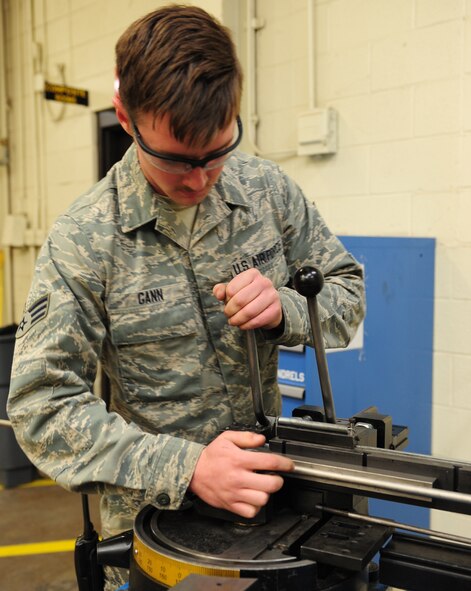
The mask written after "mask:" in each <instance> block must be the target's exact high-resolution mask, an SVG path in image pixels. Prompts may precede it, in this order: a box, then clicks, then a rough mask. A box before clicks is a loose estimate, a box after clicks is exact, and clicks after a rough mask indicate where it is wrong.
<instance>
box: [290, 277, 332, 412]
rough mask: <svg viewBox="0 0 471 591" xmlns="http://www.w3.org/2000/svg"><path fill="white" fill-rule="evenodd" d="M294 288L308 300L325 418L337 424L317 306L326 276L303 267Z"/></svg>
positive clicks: (295, 279)
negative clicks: (318, 295) (318, 296)
mask: <svg viewBox="0 0 471 591" xmlns="http://www.w3.org/2000/svg"><path fill="white" fill-rule="evenodd" d="M293 283H294V287H295V289H296V291H297V292H298V293H300V294H301V295H303V296H304V297H305V298H306V300H307V308H308V312H309V320H310V323H311V329H312V336H313V338H314V351H315V353H316V362H317V372H318V374H319V382H320V386H321V393H322V400H323V401H324V411H325V418H326V420H327V422H328V423H335V422H336V418H335V408H334V398H333V396H332V387H331V385H330V377H329V369H328V367H327V358H326V355H325V348H324V337H323V334H322V328H321V321H320V318H319V308H318V305H317V297H316V296H317V294H319V293H320V291H321V290H322V288H323V287H324V276H323V275H322V272H321V271H320V270H319V269H316V268H315V267H301V268H300V269H298V270H297V271H296V273H295V275H294V281H293Z"/></svg>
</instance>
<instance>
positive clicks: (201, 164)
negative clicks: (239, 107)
mask: <svg viewBox="0 0 471 591" xmlns="http://www.w3.org/2000/svg"><path fill="white" fill-rule="evenodd" d="M236 123H237V130H238V136H237V139H236V141H235V142H234V143H233V144H231V145H230V146H228V147H227V148H224V149H222V150H218V151H216V152H212V153H211V154H208V156H205V157H204V158H201V159H200V160H197V159H195V158H187V157H186V156H176V155H172V154H162V153H161V152H156V151H155V150H153V149H152V148H149V146H147V145H146V143H145V142H144V140H143V139H142V136H141V132H140V131H139V129H138V127H137V125H136V124H135V123H134V121H132V120H131V125H132V129H133V133H134V137H135V138H136V141H137V143H138V144H139V147H140V148H141V149H142V150H144V152H146V153H147V154H150V155H151V156H155V157H156V158H160V159H161V160H168V161H169V162H181V163H182V164H189V165H190V166H191V168H205V166H206V165H207V164H208V162H211V160H217V159H218V158H222V157H223V156H225V155H226V154H229V152H232V151H233V150H235V149H236V148H237V146H238V145H239V144H240V142H241V141H242V133H243V127H242V121H241V119H240V116H239V115H237V117H236Z"/></svg>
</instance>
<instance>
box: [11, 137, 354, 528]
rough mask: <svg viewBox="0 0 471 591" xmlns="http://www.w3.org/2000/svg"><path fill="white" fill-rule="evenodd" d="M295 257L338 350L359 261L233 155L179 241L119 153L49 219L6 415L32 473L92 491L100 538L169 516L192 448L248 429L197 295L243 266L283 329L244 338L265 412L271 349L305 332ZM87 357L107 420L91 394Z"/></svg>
mask: <svg viewBox="0 0 471 591" xmlns="http://www.w3.org/2000/svg"><path fill="white" fill-rule="evenodd" d="M188 245H189V246H188ZM303 264H313V265H315V266H318V267H319V268H320V269H322V271H323V272H324V274H325V277H326V284H325V287H324V289H323V291H322V293H321V295H320V297H319V307H320V312H321V320H322V325H323V330H324V334H325V342H326V345H327V346H329V347H336V346H337V347H338V346H345V345H346V344H347V343H348V341H349V339H350V337H351V336H352V334H353V333H354V331H355V329H356V327H357V325H358V323H359V322H360V320H361V318H362V315H363V309H364V302H363V296H364V294H363V281H362V271H361V268H360V266H359V265H358V263H357V262H356V261H355V260H354V259H353V257H352V256H351V255H350V254H349V253H347V252H346V251H345V249H344V248H343V246H342V245H341V243H340V242H339V241H338V240H337V238H335V237H334V236H333V235H332V234H331V233H330V231H329V230H328V228H327V227H326V225H325V223H324V222H323V220H322V219H321V217H320V216H319V213H318V211H317V209H316V208H315V206H313V205H312V204H310V203H308V202H307V201H306V199H305V198H304V196H303V195H302V193H301V191H300V189H299V188H298V187H297V186H296V185H295V184H294V183H293V181H292V180H290V179H289V178H288V177H287V176H286V175H284V174H283V173H282V172H281V171H280V170H279V168H278V167H277V166H276V165H275V164H273V163H271V162H267V161H263V160H260V159H258V158H254V157H251V156H247V155H244V154H241V153H236V154H234V155H233V156H232V157H231V158H230V159H229V160H228V161H227V163H226V165H225V167H224V170H223V173H222V174H221V176H220V178H219V180H218V182H217V184H216V185H215V187H214V188H213V189H212V190H211V192H210V193H209V195H208V196H207V198H206V199H205V200H204V201H203V203H201V204H200V206H199V211H198V215H197V218H196V221H195V225H194V228H193V233H192V234H191V236H190V235H189V230H188V228H187V227H186V226H185V224H183V223H182V222H180V221H178V217H177V214H176V212H175V210H174V209H172V208H171V207H170V206H169V204H168V202H167V201H165V200H163V199H159V198H158V196H157V195H156V194H155V192H154V191H153V189H152V188H151V186H150V185H149V184H148V183H147V181H146V180H145V178H144V176H143V174H142V171H141V169H140V166H139V162H138V160H137V155H136V151H135V148H134V147H131V148H130V149H129V150H128V152H127V153H126V154H125V156H124V157H123V159H122V161H121V162H119V163H117V164H116V165H115V166H114V167H113V168H112V169H111V170H110V172H109V173H108V175H107V176H106V178H104V179H103V180H102V181H100V182H99V183H97V185H95V186H94V187H93V188H92V189H91V190H90V191H89V192H88V193H86V194H85V195H82V196H81V197H80V198H79V199H78V200H77V201H76V202H75V203H74V204H73V205H72V206H71V207H70V208H69V209H68V211H67V212H66V213H65V214H64V215H62V216H61V217H60V218H59V219H58V221H57V222H56V223H55V225H54V227H53V229H52V231H51V233H50V235H49V237H48V239H47V241H46V243H45V244H44V246H43V248H42V251H41V253H40V256H39V258H38V262H37V268H36V273H35V277H34V281H33V285H32V288H31V291H30V294H29V296H28V301H27V304H26V310H25V317H24V319H23V321H22V322H21V324H20V327H19V330H18V334H17V343H16V350H15V359H14V367H13V373H12V381H11V392H10V398H9V405H8V411H9V415H10V418H11V420H12V423H13V425H14V428H15V432H16V435H17V438H18V440H19V442H20V444H21V446H22V447H23V449H24V450H25V452H26V453H27V455H28V456H29V457H30V459H31V460H32V461H33V462H34V464H36V465H37V466H38V467H39V469H40V470H41V471H43V472H45V473H46V474H48V475H49V476H50V477H51V478H53V479H54V480H56V481H57V482H58V483H59V484H60V485H62V486H63V487H65V488H67V489H69V490H73V491H84V492H87V491H88V492H99V493H101V494H102V528H103V534H104V535H110V534H114V533H117V532H118V531H122V530H125V529H129V528H130V527H132V523H133V517H134V515H135V513H136V511H137V510H138V509H139V507H141V506H142V505H143V504H147V503H152V504H154V505H155V506H157V507H161V508H167V509H176V508H178V507H179V506H180V504H181V502H182V500H183V498H184V495H185V492H186V490H187V487H188V485H189V482H190V479H191V477H192V474H193V470H194V467H195V464H196V462H197V460H198V457H199V455H200V453H201V451H202V449H203V445H204V444H206V443H208V442H209V441H210V440H211V439H212V438H214V437H215V436H216V435H217V434H218V433H219V431H220V430H221V429H224V428H225V427H227V426H229V425H231V424H232V423H234V422H236V423H253V422H254V414H253V406H252V399H251V390H250V386H249V378H248V369H247V356H246V347H245V340H244V334H243V331H241V330H240V329H238V328H234V327H231V326H229V324H228V322H227V319H226V317H225V316H224V313H223V304H222V303H221V302H219V301H217V300H216V298H215V297H214V296H213V294H212V288H213V286H214V285H215V284H216V283H219V282H228V281H230V279H231V278H232V277H233V276H234V274H236V273H238V272H241V271H243V270H244V269H246V268H249V267H257V268H258V269H259V270H260V271H261V272H262V273H263V274H264V275H266V276H268V277H269V278H270V279H271V281H272V282H273V284H274V285H275V286H276V288H278V290H279V294H280V298H281V302H282V306H283V312H284V330H283V334H277V333H276V331H275V332H273V331H262V330H259V331H257V339H258V344H259V356H260V365H261V373H262V385H263V392H264V398H265V401H264V402H265V409H266V412H267V414H274V413H279V412H280V395H279V390H278V387H277V363H278V357H277V347H276V345H277V344H281V343H282V344H286V345H296V344H299V343H308V342H309V339H310V330H309V322H308V316H307V310H306V302H305V299H304V298H303V297H301V296H300V295H299V294H297V292H295V291H294V290H292V289H290V288H289V287H287V284H288V282H289V279H290V277H292V276H293V274H294V272H295V271H296V269H297V268H298V267H300V266H301V265H303ZM98 362H101V364H102V366H103V368H104V370H105V372H106V373H107V374H108V376H109V378H110V382H111V393H112V394H111V408H110V412H108V411H107V409H106V408H105V404H104V402H103V401H102V400H101V399H100V398H98V397H96V396H94V395H93V393H92V387H93V383H94V380H95V376H96V371H97V363H98Z"/></svg>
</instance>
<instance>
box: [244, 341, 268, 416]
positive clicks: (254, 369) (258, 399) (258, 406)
mask: <svg viewBox="0 0 471 591" xmlns="http://www.w3.org/2000/svg"><path fill="white" fill-rule="evenodd" d="M246 336H247V353H248V358H249V375H250V385H251V387H252V399H253V408H254V413H255V417H256V418H257V421H258V422H259V423H260V425H262V427H268V425H269V424H270V421H269V420H268V419H267V417H266V415H265V411H264V409H263V396H262V382H261V380H260V367H259V365H258V352H257V339H256V336H255V332H254V331H253V330H247V331H246Z"/></svg>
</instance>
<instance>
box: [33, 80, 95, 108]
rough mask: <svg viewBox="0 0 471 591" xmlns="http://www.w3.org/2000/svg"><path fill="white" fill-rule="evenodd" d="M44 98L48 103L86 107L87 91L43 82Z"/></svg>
mask: <svg viewBox="0 0 471 591" xmlns="http://www.w3.org/2000/svg"><path fill="white" fill-rule="evenodd" d="M44 97H45V98H46V99H47V100H49V101H59V102H60V103H71V104H74V105H85V106H88V90H83V89H82V88H72V87H71V86H63V85H62V84H51V83H50V82H45V83H44Z"/></svg>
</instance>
